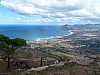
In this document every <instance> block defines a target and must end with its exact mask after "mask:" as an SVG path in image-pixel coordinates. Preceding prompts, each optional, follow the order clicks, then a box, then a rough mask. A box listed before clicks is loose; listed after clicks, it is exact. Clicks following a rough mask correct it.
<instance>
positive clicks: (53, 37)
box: [26, 30, 74, 43]
mask: <svg viewBox="0 0 100 75" xmlns="http://www.w3.org/2000/svg"><path fill="white" fill-rule="evenodd" d="M73 34H74V32H73V31H71V30H69V33H68V34H67V35H62V36H51V37H48V38H38V39H35V40H26V41H27V42H31V43H32V42H43V41H49V40H52V39H55V40H56V39H59V38H62V39H63V38H64V37H68V36H70V35H73Z"/></svg>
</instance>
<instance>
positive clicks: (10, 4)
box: [0, 0, 100, 22]
mask: <svg viewBox="0 0 100 75" xmlns="http://www.w3.org/2000/svg"><path fill="white" fill-rule="evenodd" d="M0 4H1V5H3V6H5V7H7V8H8V9H10V10H12V11H14V12H16V13H18V14H21V15H28V16H29V15H30V16H36V15H37V16H41V17H42V18H44V19H42V20H41V19H40V20H39V21H41V22H53V20H54V18H55V20H56V21H57V22H58V21H59V22H70V21H72V22H75V21H80V20H83V18H84V19H86V20H92V21H93V19H95V21H96V20H97V21H98V20H99V19H100V18H96V17H100V10H99V9H100V1H99V0H1V2H0ZM87 18H88V19H87ZM52 19H53V20H52Z"/></svg>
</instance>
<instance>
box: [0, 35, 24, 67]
mask: <svg viewBox="0 0 100 75" xmlns="http://www.w3.org/2000/svg"><path fill="white" fill-rule="evenodd" d="M25 45H26V41H25V40H24V39H20V38H15V39H10V38H9V37H7V36H4V35H0V51H1V55H2V58H3V59H4V60H5V61H7V62H8V69H9V68H10V61H11V59H13V57H14V54H15V51H16V49H17V48H18V47H21V46H25Z"/></svg>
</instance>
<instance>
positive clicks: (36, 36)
mask: <svg viewBox="0 0 100 75" xmlns="http://www.w3.org/2000/svg"><path fill="white" fill-rule="evenodd" d="M0 34H3V35H6V36H8V37H10V38H11V39H13V38H22V39H25V40H43V39H51V38H55V37H62V36H65V35H69V34H71V32H70V30H68V29H65V28H64V27H63V26H56V25H54V26H46V25H45V26H39V25H6V26H4V25H0Z"/></svg>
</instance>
